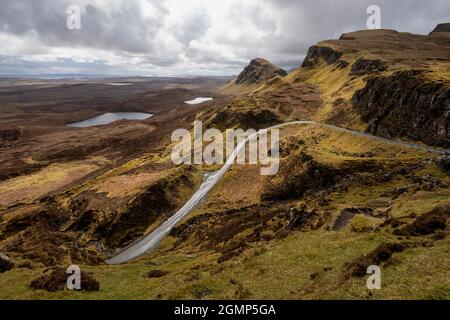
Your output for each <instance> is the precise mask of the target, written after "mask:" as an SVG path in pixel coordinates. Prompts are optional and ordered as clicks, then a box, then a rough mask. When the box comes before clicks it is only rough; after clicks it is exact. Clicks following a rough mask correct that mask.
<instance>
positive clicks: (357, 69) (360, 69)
mask: <svg viewBox="0 0 450 320" xmlns="http://www.w3.org/2000/svg"><path fill="white" fill-rule="evenodd" d="M386 69H387V65H386V62H384V61H382V60H380V59H374V60H371V59H364V58H360V59H358V60H356V62H355V63H354V64H353V65H352V73H353V74H356V75H362V74H367V73H373V72H378V71H385V70H386Z"/></svg>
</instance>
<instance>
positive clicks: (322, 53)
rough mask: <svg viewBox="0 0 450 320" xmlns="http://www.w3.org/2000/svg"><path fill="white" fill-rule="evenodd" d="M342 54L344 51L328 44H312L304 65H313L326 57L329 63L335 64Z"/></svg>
mask: <svg viewBox="0 0 450 320" xmlns="http://www.w3.org/2000/svg"><path fill="white" fill-rule="evenodd" d="M341 56H342V52H339V51H336V50H333V49H332V48H330V47H326V46H312V47H310V48H309V49H308V53H307V54H306V57H305V60H304V61H303V64H302V67H313V66H315V65H316V64H317V63H318V62H319V61H320V59H324V60H325V61H326V62H327V64H333V63H335V62H336V61H338V60H339V58H340V57H341Z"/></svg>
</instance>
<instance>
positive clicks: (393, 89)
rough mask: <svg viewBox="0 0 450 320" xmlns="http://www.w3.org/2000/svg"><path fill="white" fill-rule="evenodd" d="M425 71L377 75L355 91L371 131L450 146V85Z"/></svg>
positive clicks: (356, 100)
mask: <svg viewBox="0 0 450 320" xmlns="http://www.w3.org/2000/svg"><path fill="white" fill-rule="evenodd" d="M423 73H424V72H422V71H417V70H416V71H414V70H412V71H401V72H396V73H394V74H393V75H391V76H387V77H386V76H380V77H373V78H371V79H369V80H368V81H367V84H366V86H365V88H363V89H361V90H358V91H356V92H355V94H354V95H353V99H352V102H353V105H354V106H355V108H356V110H357V111H358V112H359V113H360V114H361V116H362V120H364V121H366V122H367V123H368V124H369V126H368V129H367V131H368V132H369V133H372V134H375V135H379V136H383V137H387V138H391V137H406V138H409V139H412V140H419V141H422V142H425V143H426V144H428V145H436V146H442V147H449V146H450V88H449V87H448V86H446V85H445V84H444V83H442V82H433V81H431V80H429V79H425V77H424V74H423Z"/></svg>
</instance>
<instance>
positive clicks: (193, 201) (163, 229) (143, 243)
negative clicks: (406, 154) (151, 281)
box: [106, 120, 449, 264]
mask: <svg viewBox="0 0 450 320" xmlns="http://www.w3.org/2000/svg"><path fill="white" fill-rule="evenodd" d="M300 124H316V125H320V126H323V127H326V128H330V129H334V130H338V131H342V132H346V133H349V134H352V135H354V136H360V137H366V138H369V139H371V140H378V141H382V142H385V143H388V144H393V145H399V146H404V147H410V148H415V149H418V150H423V151H428V152H432V153H436V154H448V153H449V151H448V150H442V149H435V148H432V147H427V146H422V145H418V144H414V143H409V142H402V141H395V140H389V139H386V138H381V137H377V136H373V135H370V134H367V133H363V132H359V131H352V130H349V129H345V128H341V127H337V126H333V125H329V124H322V123H316V122H314V121H303V120H300V121H292V122H286V123H282V124H279V125H275V126H272V127H269V128H266V129H261V130H259V131H258V132H257V133H255V134H253V135H250V136H249V137H247V139H246V140H244V141H242V142H241V143H240V144H238V145H237V146H236V148H235V149H234V150H233V152H232V154H231V155H230V157H229V158H228V159H227V161H226V162H225V164H224V165H223V166H222V168H220V169H219V170H218V171H216V172H215V173H213V174H211V175H210V176H209V177H208V178H207V179H206V180H205V181H203V183H202V184H201V185H200V188H199V189H198V190H197V191H196V192H195V193H194V194H193V195H192V197H191V198H190V199H189V200H188V201H187V202H186V203H185V204H184V206H183V207H182V208H181V209H180V210H178V212H176V213H175V214H174V215H173V216H171V217H170V218H169V219H167V220H166V221H165V222H163V223H162V224H161V225H160V226H159V227H158V228H156V229H155V230H154V231H153V232H151V233H150V234H148V235H147V236H145V237H144V238H142V239H141V240H139V241H137V242H136V243H135V244H133V245H131V246H129V247H128V248H126V249H124V250H123V251H122V252H120V253H119V254H118V255H116V256H114V257H112V258H110V259H108V260H106V262H107V263H108V264H120V263H124V262H127V261H130V260H132V259H134V258H137V257H139V256H141V255H142V254H144V253H146V252H148V251H150V250H151V249H153V248H155V247H156V246H157V245H158V244H159V242H160V241H161V240H162V239H163V238H164V237H165V236H166V235H167V234H168V233H169V232H170V230H171V229H172V228H173V227H174V226H175V225H176V224H177V223H178V222H180V221H181V220H182V219H183V218H184V217H185V216H186V215H188V214H189V213H190V212H191V211H192V210H193V209H194V208H195V207H196V206H197V205H198V204H199V202H200V201H201V200H202V199H203V198H204V196H205V195H206V194H207V193H208V192H209V191H210V190H211V189H212V188H213V187H214V186H215V185H216V184H217V183H218V182H219V181H220V179H221V178H222V177H223V176H224V174H225V173H226V172H227V171H228V170H229V169H230V168H231V166H232V165H233V164H234V161H235V159H236V157H237V155H238V154H239V152H240V151H241V149H242V148H243V147H244V146H245V144H246V143H247V141H248V140H249V139H252V138H254V137H255V136H256V135H259V134H261V133H263V132H265V131H268V130H272V129H278V128H281V127H285V126H292V125H300Z"/></svg>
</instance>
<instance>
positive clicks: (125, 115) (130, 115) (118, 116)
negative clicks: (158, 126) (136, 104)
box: [68, 112, 153, 128]
mask: <svg viewBox="0 0 450 320" xmlns="http://www.w3.org/2000/svg"><path fill="white" fill-rule="evenodd" d="M151 116H153V115H152V114H151V113H143V112H108V113H105V114H102V115H100V116H97V117H94V118H91V119H87V120H83V121H79V122H73V123H69V124H68V126H69V127H75V128H86V127H93V126H101V125H105V124H109V123H112V122H114V121H118V120H145V119H148V118H150V117H151Z"/></svg>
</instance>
